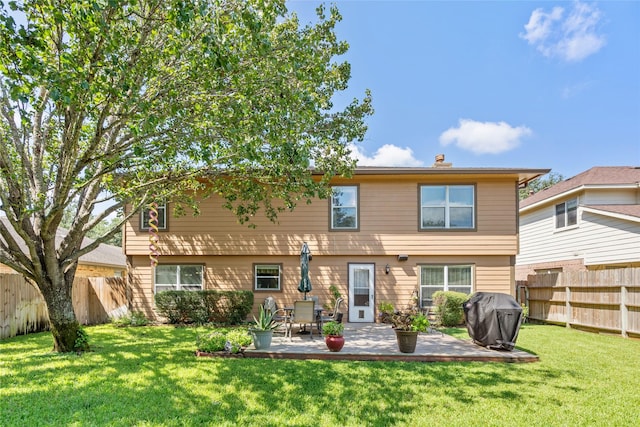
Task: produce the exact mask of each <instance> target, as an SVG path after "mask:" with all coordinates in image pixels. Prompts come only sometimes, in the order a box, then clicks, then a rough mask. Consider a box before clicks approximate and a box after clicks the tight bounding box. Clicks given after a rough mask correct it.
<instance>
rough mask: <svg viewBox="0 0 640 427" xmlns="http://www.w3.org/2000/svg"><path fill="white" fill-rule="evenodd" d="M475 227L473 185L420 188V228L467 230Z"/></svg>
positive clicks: (427, 186) (426, 186)
mask: <svg viewBox="0 0 640 427" xmlns="http://www.w3.org/2000/svg"><path fill="white" fill-rule="evenodd" d="M474 227H475V187H474V186H473V185H422V186H420V228H421V229H424V230H431V229H447V228H453V229H467V228H474Z"/></svg>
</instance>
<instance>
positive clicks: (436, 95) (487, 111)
mask: <svg viewBox="0 0 640 427" xmlns="http://www.w3.org/2000/svg"><path fill="white" fill-rule="evenodd" d="M320 3H321V2H319V1H313V0H294V1H289V2H288V3H287V4H288V7H289V10H290V11H295V12H296V13H297V14H298V16H299V18H300V21H301V23H308V22H311V21H312V20H313V19H314V16H315V15H314V9H315V7H316V6H317V5H318V4H320ZM334 3H335V4H336V5H337V6H338V9H339V10H340V13H341V14H342V16H343V20H342V22H341V23H339V24H338V28H337V34H338V37H339V38H340V39H342V40H346V41H347V42H348V43H349V45H350V49H349V52H348V53H347V54H346V55H345V56H344V59H345V60H347V61H348V62H350V63H351V66H352V80H351V82H350V87H349V89H348V90H347V91H346V92H345V93H344V94H341V95H340V97H339V98H338V99H337V102H336V104H337V105H339V104H340V103H341V102H342V103H346V102H347V101H349V100H351V99H352V98H354V97H358V98H362V96H363V94H364V91H365V89H366V88H369V89H371V91H372V95H373V102H374V108H375V113H374V115H373V116H372V117H371V118H369V119H368V124H369V131H368V133H367V136H366V138H365V140H364V141H363V142H362V143H358V144H357V145H356V147H354V152H355V153H356V155H357V157H358V158H359V164H360V165H378V166H431V164H433V162H434V157H435V155H436V154H439V153H444V154H445V155H446V161H447V162H452V163H453V166H454V167H518V168H519V167H523V168H550V169H552V171H553V172H556V173H559V174H562V175H563V176H564V177H565V178H569V177H571V176H574V175H576V174H578V173H580V172H582V171H585V170H587V169H589V168H591V167H593V166H621V165H624V166H640V2H636V1H601V2H595V3H594V2H562V1H537V2H528V1H517V2H516V1H491V2H489V1H364V0H360V1H358V0H352V1H336V2H334ZM327 4H329V3H327Z"/></svg>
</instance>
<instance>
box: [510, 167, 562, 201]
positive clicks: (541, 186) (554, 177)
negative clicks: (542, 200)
mask: <svg viewBox="0 0 640 427" xmlns="http://www.w3.org/2000/svg"><path fill="white" fill-rule="evenodd" d="M561 181H564V177H563V176H562V174H559V173H557V172H550V173H548V174H547V175H544V176H541V177H538V178H536V179H534V180H532V181H529V182H528V183H527V186H526V187H525V188H522V189H520V200H523V199H526V198H527V197H529V196H532V195H534V194H535V193H537V192H538V191H542V190H546V189H547V188H549V187H551V186H553V185H556V184H557V183H559V182H561Z"/></svg>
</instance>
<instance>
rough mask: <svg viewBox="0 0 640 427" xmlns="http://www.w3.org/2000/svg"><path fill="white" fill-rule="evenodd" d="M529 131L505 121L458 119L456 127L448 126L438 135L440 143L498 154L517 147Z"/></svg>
mask: <svg viewBox="0 0 640 427" xmlns="http://www.w3.org/2000/svg"><path fill="white" fill-rule="evenodd" d="M531 133H532V132H531V129H529V128H528V127H525V126H518V127H513V126H511V125H509V124H508V123H505V122H498V123H496V122H477V121H475V120H469V119H460V121H459V126H458V127H457V128H449V129H447V130H446V131H444V132H443V133H442V134H441V135H440V144H442V145H449V144H455V145H456V146H457V147H459V148H461V149H463V150H467V151H471V152H473V153H476V154H498V153H503V152H505V151H509V150H512V149H513V148H515V147H517V146H518V145H520V140H521V139H522V138H523V137H525V136H528V135H531Z"/></svg>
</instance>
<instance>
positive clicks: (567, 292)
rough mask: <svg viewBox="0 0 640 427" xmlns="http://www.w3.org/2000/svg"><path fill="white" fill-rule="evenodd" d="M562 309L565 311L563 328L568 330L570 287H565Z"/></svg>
mask: <svg viewBox="0 0 640 427" xmlns="http://www.w3.org/2000/svg"><path fill="white" fill-rule="evenodd" d="M564 309H565V311H566V313H565V314H564V315H565V319H566V322H567V324H566V325H565V326H566V327H567V328H570V327H571V287H570V286H565V292H564Z"/></svg>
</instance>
